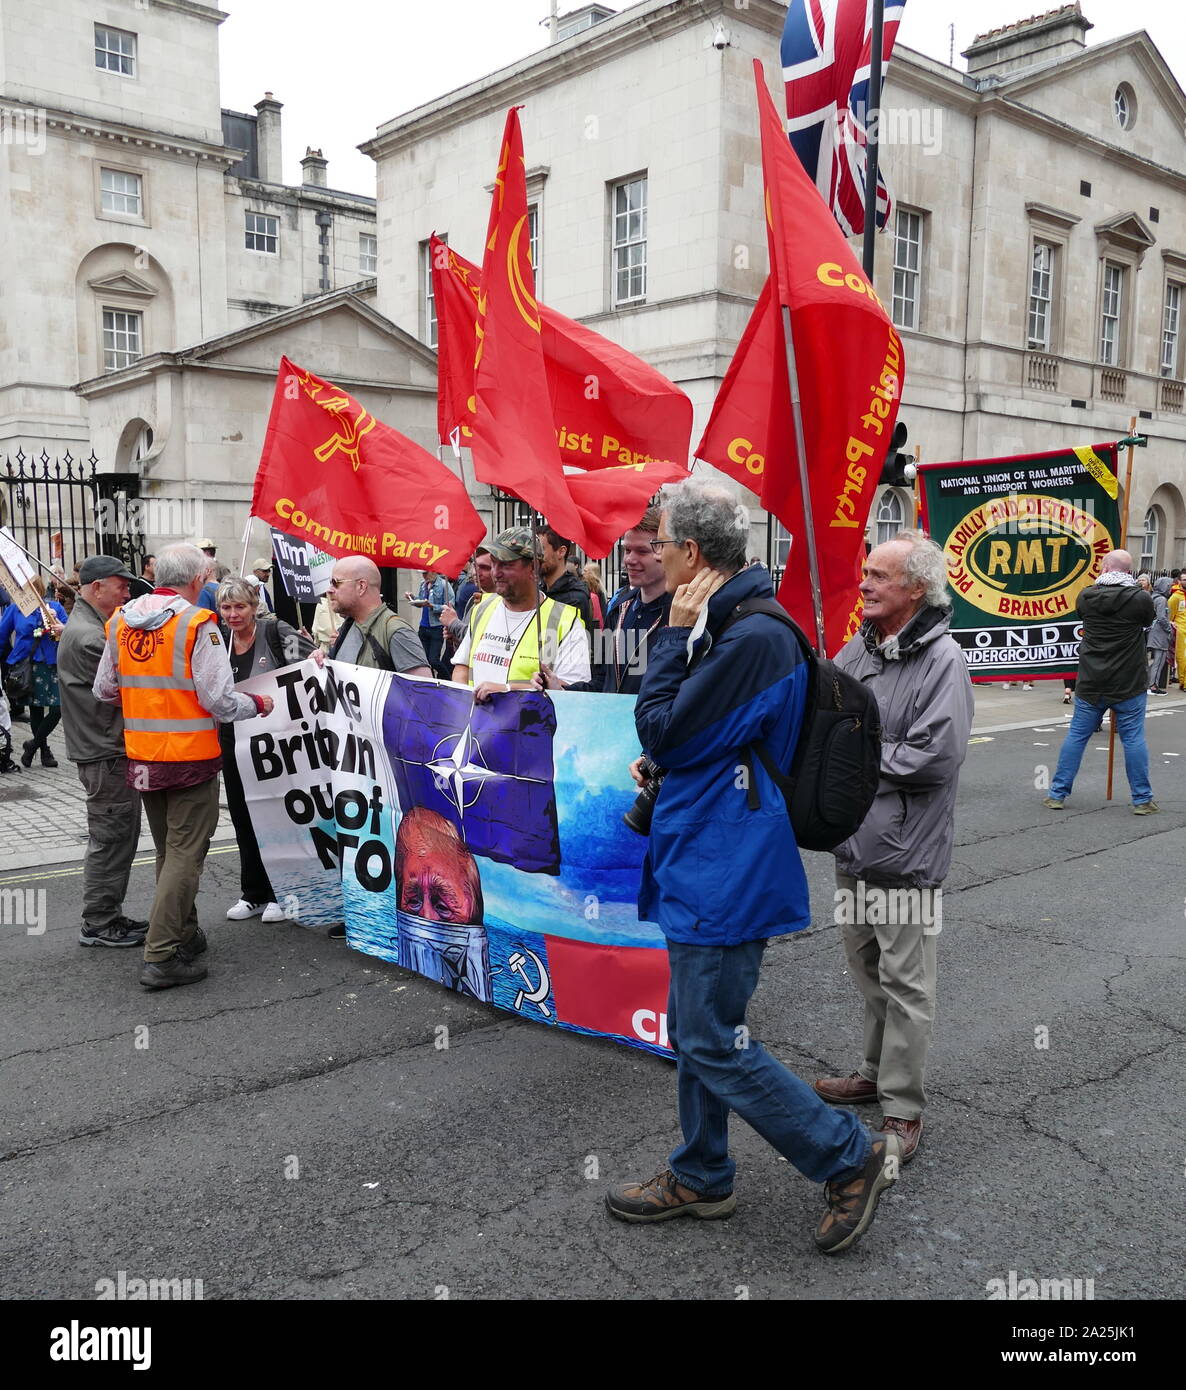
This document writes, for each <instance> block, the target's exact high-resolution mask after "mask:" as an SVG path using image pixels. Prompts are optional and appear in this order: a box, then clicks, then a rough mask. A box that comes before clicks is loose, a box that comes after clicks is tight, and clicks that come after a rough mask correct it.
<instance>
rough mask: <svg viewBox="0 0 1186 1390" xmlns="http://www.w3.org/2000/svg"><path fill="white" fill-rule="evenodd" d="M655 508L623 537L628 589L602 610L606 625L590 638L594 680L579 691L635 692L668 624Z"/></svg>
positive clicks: (668, 600) (667, 598) (667, 597)
mask: <svg viewBox="0 0 1186 1390" xmlns="http://www.w3.org/2000/svg"><path fill="white" fill-rule="evenodd" d="M658 530H659V509H658V508H657V507H648V508H647V510H646V511H645V512H644V513H643V514H642V516H641V517H640V518H639V520H638V524H637V525H635V526H632V527H631V528H630V530H629V531H627V532H626V534H625V535H624V536H623V537H622V567H623V569H625V571H626V587H625V588H623V589H620V590H619V591H618V592H617V593H616V594H615V595H614V596H613V598H612V599H610V601H609V604H608V605H607V607H606V610H605V628H604V630H603V631H602V632H601V633H600V634H599V635H598V637H596V638H594V655H595V656H596V658H597V666H596V670H595V671H594V673H593V679H592V680H591V681H589V682H588V683H587V684H586V685H582V686H578V687H577V688H578V689H581V690H591V691H594V692H596V693H597V694H601V695H637V694H638V692H639V689H640V688H641V686H642V678H643V675H644V674H645V672H646V669H647V648H648V646H649V645H650V644H651V643H652V642H653V641H654V640H655V638H656V637H657V636H658V634H659V632H660V631H661V630H662V629H663V628H665V627H666V626H667V621H668V615H669V614H670V612H671V595H670V594H669V593H668V592H667V579H666V576H665V574H664V571H663V546H664V544H665V542H663V541H660V540H657V539H656V536H657V533H658Z"/></svg>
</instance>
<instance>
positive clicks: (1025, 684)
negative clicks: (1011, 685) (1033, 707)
mask: <svg viewBox="0 0 1186 1390" xmlns="http://www.w3.org/2000/svg"><path fill="white" fill-rule="evenodd" d="M1021 688H1022V690H1032V689H1033V688H1034V683H1033V681H1022V683H1021Z"/></svg>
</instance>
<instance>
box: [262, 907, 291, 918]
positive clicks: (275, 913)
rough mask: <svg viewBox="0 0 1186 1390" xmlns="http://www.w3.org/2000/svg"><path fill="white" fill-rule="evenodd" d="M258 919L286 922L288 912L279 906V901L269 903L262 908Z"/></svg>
mask: <svg viewBox="0 0 1186 1390" xmlns="http://www.w3.org/2000/svg"><path fill="white" fill-rule="evenodd" d="M260 921H261V922H287V921H288V913H287V912H285V910H284V909H283V908H282V907H281V906H280V904H279V903H269V904H268V905H267V907H265V908H264V911H263V916H262V917H261V918H260Z"/></svg>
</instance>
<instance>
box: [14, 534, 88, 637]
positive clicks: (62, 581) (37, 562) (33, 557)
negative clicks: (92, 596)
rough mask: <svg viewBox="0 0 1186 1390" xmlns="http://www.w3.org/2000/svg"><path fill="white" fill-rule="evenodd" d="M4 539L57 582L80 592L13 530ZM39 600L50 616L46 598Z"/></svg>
mask: <svg viewBox="0 0 1186 1390" xmlns="http://www.w3.org/2000/svg"><path fill="white" fill-rule="evenodd" d="M4 539H5V540H6V541H8V542H9V543H10V544H12V545H15V546H16V548H17V549H18V550H19V551H20V552H21V554H22V555H27V556H28V557H29V559H30V560H32V561H33V563H34V564H35V565H36V566H37V568H38V569H43V570H45V572H46V573H47V574H50V575H53V580H54V583H55V584H64V585H65V586H66V588H67V589H69V590H70V591H71V592H72V593H75V594H77V593H78V590H77V589H76V588H75V587H74V585H73V584H71V583H70V581H69V580H68V579H59V578H58V576H57V575H56V574H54V570H53V566H52V565H47V564H46V563H45V562H44V561H43V560H39V559H38V558H37V556H36V555H34V554H33V552H32V551H31V550H26V549H25V547H24V546H23V545H22V544H21V543H20V541H18V540H17V538H16V536H15V535H14V534H13V532H12V531H11V530H9V531H8V532H7V533H6V535H5V537H4ZM63 568H64V566H63ZM12 577H13V579H14V580H15V579H16V575H15V574H14V575H13V576H12ZM37 602H38V605H39V606H40V608H41V611H42V612H43V613H44V614H45V615H46V617H47V618H48V617H50V616H51V614H50V610H49V609H48V608H47V607H46V606H45V600H44V599H41V598H39V599H38V600H37Z"/></svg>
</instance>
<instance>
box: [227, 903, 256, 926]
mask: <svg viewBox="0 0 1186 1390" xmlns="http://www.w3.org/2000/svg"><path fill="white" fill-rule="evenodd" d="M263 910H264V905H263V903H258V904H257V903H249V902H247V901H246V900H245V899H244V898H240V899H239V901H238V902H237V903H236V904H235V905H234V907H228V908H227V910H226V915H227V917H228V919H229V920H230V921H232V922H246V920H247V919H248V917H258V916H259V915H260V913H261V912H262V911H263Z"/></svg>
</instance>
